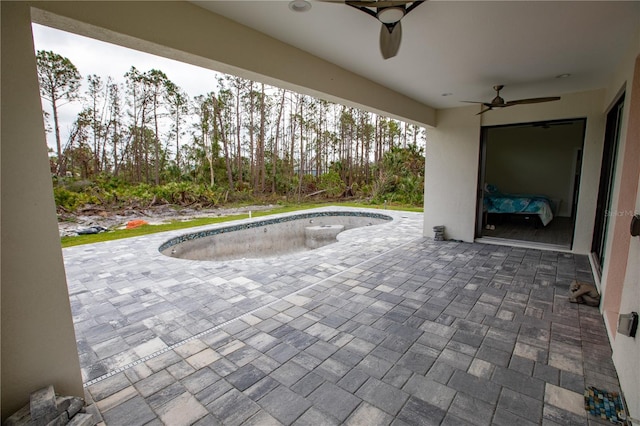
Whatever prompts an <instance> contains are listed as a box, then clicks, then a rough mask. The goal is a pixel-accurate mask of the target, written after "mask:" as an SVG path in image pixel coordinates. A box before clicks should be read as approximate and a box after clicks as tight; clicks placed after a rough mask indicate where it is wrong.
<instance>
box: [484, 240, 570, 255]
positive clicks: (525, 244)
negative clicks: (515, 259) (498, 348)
mask: <svg viewBox="0 0 640 426" xmlns="http://www.w3.org/2000/svg"><path fill="white" fill-rule="evenodd" d="M474 242H476V243H480V244H494V245H498V246H509V247H521V248H529V249H536V250H547V251H559V252H562V253H573V251H572V250H571V249H570V248H568V247H567V246H562V245H558V244H545V243H536V242H533V241H521V240H509V239H507V238H496V237H482V238H476V239H475V240H474Z"/></svg>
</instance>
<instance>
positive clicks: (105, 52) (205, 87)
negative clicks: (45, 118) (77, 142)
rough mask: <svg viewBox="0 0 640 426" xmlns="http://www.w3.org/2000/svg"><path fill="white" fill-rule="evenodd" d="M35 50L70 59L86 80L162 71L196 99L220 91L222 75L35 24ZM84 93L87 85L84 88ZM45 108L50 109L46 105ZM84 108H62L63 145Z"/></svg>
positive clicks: (121, 79) (119, 79) (50, 139)
mask: <svg viewBox="0 0 640 426" xmlns="http://www.w3.org/2000/svg"><path fill="white" fill-rule="evenodd" d="M32 30H33V39H34V47H35V50H36V51H38V50H50V51H53V52H55V53H57V54H59V55H62V56H64V57H66V58H68V59H69V60H70V61H71V62H72V63H73V64H74V65H75V66H76V68H77V69H78V71H79V72H80V74H81V75H82V77H83V79H86V77H87V76H89V75H91V74H95V75H98V76H100V77H101V78H102V79H103V80H104V81H106V79H107V77H109V76H110V77H112V78H113V79H114V80H115V81H116V82H124V74H125V73H126V72H127V71H129V69H130V68H131V66H135V67H136V68H137V69H138V70H139V71H141V72H145V71H148V70H150V69H159V70H161V71H163V72H164V73H165V74H166V75H167V77H168V78H169V79H170V80H171V81H173V82H174V83H175V84H177V85H178V86H179V87H181V88H182V89H183V90H184V91H185V92H187V93H188V94H189V96H191V97H193V96H196V95H200V94H205V93H208V92H210V91H213V90H217V89H216V87H217V83H216V78H217V76H218V75H220V74H219V73H216V72H215V71H212V70H208V69H205V68H200V67H197V66H194V65H190V64H185V63H182V62H178V61H174V60H172V59H167V58H163V57H160V56H155V55H151V54H148V53H144V52H140V51H137V50H133V49H129V48H126V47H121V46H117V45H114V44H110V43H105V42H102V41H98V40H94V39H92V38H88V37H83V36H79V35H76V34H72V33H68V32H65V31H60V30H56V29H53V28H50V27H46V26H42V25H38V24H33V25H32ZM81 90H82V91H83V92H84V91H85V90H86V86H83V88H82V89H81ZM45 108H47V110H48V109H49V108H48V106H47V104H46V103H45ZM81 108H82V106H81V104H80V103H79V102H74V103H70V104H67V105H65V106H63V107H61V108H60V110H59V112H60V131H61V133H62V139H63V143H64V140H65V138H66V135H67V134H68V131H69V129H70V128H71V125H72V123H73V120H74V119H75V118H76V116H77V114H78V112H79V111H80V110H81ZM48 144H49V146H51V147H55V142H54V137H53V135H52V134H50V135H48Z"/></svg>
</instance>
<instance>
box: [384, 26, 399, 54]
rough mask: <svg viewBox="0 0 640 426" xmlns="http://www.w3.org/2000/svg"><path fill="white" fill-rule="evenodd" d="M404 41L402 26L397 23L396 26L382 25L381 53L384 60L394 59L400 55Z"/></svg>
mask: <svg viewBox="0 0 640 426" xmlns="http://www.w3.org/2000/svg"><path fill="white" fill-rule="evenodd" d="M401 41H402V25H401V24H400V22H399V21H398V22H396V23H395V24H394V25H385V24H382V25H381V27H380V53H382V57H383V58H384V59H389V58H393V57H394V56H396V55H397V54H398V50H399V49H400V42H401Z"/></svg>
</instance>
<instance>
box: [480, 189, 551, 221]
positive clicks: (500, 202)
mask: <svg viewBox="0 0 640 426" xmlns="http://www.w3.org/2000/svg"><path fill="white" fill-rule="evenodd" d="M484 208H485V210H486V211H487V212H489V213H532V214H537V215H538V216H540V221H541V222H542V224H543V225H544V226H547V225H548V224H549V222H551V219H553V212H552V210H551V202H550V201H549V199H548V198H547V197H544V196H540V195H512V194H491V195H488V194H487V195H485V197H484Z"/></svg>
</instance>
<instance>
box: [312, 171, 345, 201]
mask: <svg viewBox="0 0 640 426" xmlns="http://www.w3.org/2000/svg"><path fill="white" fill-rule="evenodd" d="M318 189H319V190H325V191H326V192H325V194H326V195H327V196H328V197H339V196H340V195H341V194H342V193H343V192H344V182H342V179H341V178H340V175H339V174H338V173H337V172H335V171H330V172H328V173H325V174H323V175H321V176H320V181H319V182H318Z"/></svg>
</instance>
